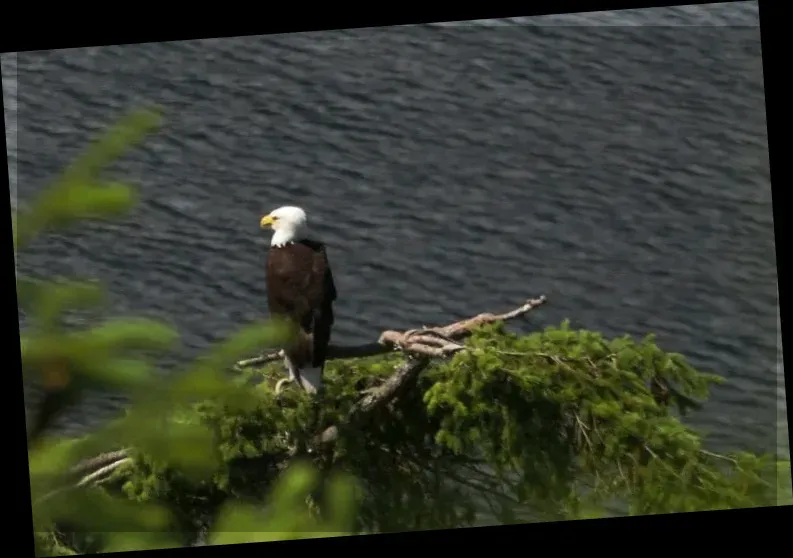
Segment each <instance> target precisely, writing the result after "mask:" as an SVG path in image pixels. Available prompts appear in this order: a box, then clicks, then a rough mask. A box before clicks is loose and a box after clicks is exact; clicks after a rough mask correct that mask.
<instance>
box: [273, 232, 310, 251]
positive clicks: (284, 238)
mask: <svg viewBox="0 0 793 558" xmlns="http://www.w3.org/2000/svg"><path fill="white" fill-rule="evenodd" d="M302 238H303V235H302V234H295V232H294V231H290V230H278V231H275V232H274V233H273V238H272V240H270V246H272V247H273V248H281V247H283V246H286V245H288V244H294V243H295V242H299V241H300V240H301V239H302Z"/></svg>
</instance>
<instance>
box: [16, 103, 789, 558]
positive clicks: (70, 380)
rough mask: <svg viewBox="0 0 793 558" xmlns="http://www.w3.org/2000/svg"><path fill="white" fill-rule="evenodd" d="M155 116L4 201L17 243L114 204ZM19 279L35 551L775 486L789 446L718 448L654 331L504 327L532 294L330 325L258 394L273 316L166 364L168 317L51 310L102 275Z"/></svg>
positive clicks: (683, 500) (557, 515) (534, 304)
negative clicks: (312, 369)
mask: <svg viewBox="0 0 793 558" xmlns="http://www.w3.org/2000/svg"><path fill="white" fill-rule="evenodd" d="M160 121H161V117H160V115H159V113H158V112H156V111H151V110H141V111H135V112H133V113H132V114H130V115H129V116H127V117H126V118H124V119H123V120H122V121H121V122H120V123H119V124H118V125H117V126H115V127H112V128H110V129H108V131H107V132H106V133H105V134H103V135H102V137H100V138H99V139H98V140H97V141H96V142H95V143H94V144H92V145H91V146H90V147H89V148H88V149H87V150H86V151H85V152H84V153H83V154H82V155H81V156H80V157H79V158H78V159H77V160H76V161H75V162H74V163H73V164H72V165H70V166H69V167H68V168H67V169H66V170H65V171H64V173H63V174H62V175H61V176H60V177H59V178H58V179H57V180H55V181H54V182H53V183H52V185H51V186H50V188H48V189H47V190H46V191H45V192H43V193H42V194H41V195H40V196H39V197H38V198H37V199H35V200H34V201H33V203H32V204H31V205H30V206H29V207H26V208H24V209H20V210H19V211H18V214H17V216H16V217H15V218H14V219H13V220H12V222H13V232H14V249H15V251H19V250H24V249H25V248H26V247H27V246H28V245H29V244H30V242H31V241H33V240H34V239H36V238H38V237H40V236H42V235H45V234H47V233H48V232H51V231H54V230H58V231H64V230H66V229H68V228H70V227H76V226H79V225H80V223H82V222H83V221H85V220H87V219H111V218H116V217H118V216H121V215H124V214H125V213H126V212H127V211H128V210H129V209H130V208H131V207H132V206H133V204H134V200H135V195H134V190H133V189H132V188H130V187H128V186H126V185H123V184H119V183H117V182H111V183H107V182H106V181H105V180H104V179H103V178H102V171H103V169H105V168H106V167H107V166H108V165H110V164H111V163H112V162H113V161H115V160H116V159H117V158H119V157H121V156H123V155H124V154H125V153H126V152H127V151H128V150H129V149H131V148H133V147H134V146H135V145H137V144H138V143H140V142H141V141H142V140H143V139H144V138H145V136H146V135H147V134H149V133H150V132H152V131H153V130H155V129H156V128H157V127H158V126H159V124H160ZM17 296H18V300H19V305H20V307H22V308H23V309H24V311H25V313H26V316H27V317H28V318H29V322H30V325H29V327H27V328H26V329H25V330H24V331H21V332H20V334H21V335H20V341H21V342H20V347H21V357H22V372H23V375H24V377H25V379H26V381H31V382H34V383H35V384H36V385H37V386H39V387H40V388H41V390H42V393H43V398H42V401H41V402H40V404H39V405H38V407H37V409H34V410H33V411H32V412H31V416H30V417H29V420H28V425H27V431H28V458H29V467H30V477H31V499H32V503H33V522H34V527H35V529H34V530H35V543H36V554H37V555H38V556H51V555H70V554H76V553H88V552H97V551H117V550H140V549H149V548H167V547H176V546H189V545H194V544H196V543H197V542H201V543H202V544H204V543H205V544H227V543H239V542H253V541H267V540H279V539H289V538H305V537H317V536H322V537H324V536H331V535H345V534H359V533H376V532H393V531H404V530H413V529H431V528H450V527H463V526H468V525H475V524H481V523H482V517H481V513H482V510H483V509H484V510H486V512H487V513H488V515H489V516H490V517H492V518H494V521H496V522H498V523H501V524H508V523H516V522H523V521H526V520H534V521H537V520H563V519H577V518H592V517H605V516H608V515H611V514H609V513H608V512H607V511H606V510H607V509H609V507H610V506H612V505H613V503H614V502H615V501H619V502H623V503H624V505H625V508H626V509H627V511H628V513H630V514H634V515H636V514H639V515H641V514H654V513H668V512H676V511H693V510H712V509H727V508H745V507H756V506H773V505H778V504H785V503H793V497H791V487H790V482H791V481H790V462H789V460H781V459H779V457H778V456H774V455H758V454H754V453H752V452H748V451H738V452H732V453H729V454H718V453H715V452H713V451H711V450H710V449H708V441H707V438H706V437H705V436H704V435H703V434H702V433H700V432H698V431H696V430H695V429H693V428H691V427H690V426H688V425H687V424H686V416H687V413H688V412H689V411H690V410H692V409H698V408H700V407H702V406H703V405H706V404H707V399H708V396H709V394H710V391H711V390H712V389H713V388H715V387H717V386H718V385H720V384H722V383H724V379H723V378H721V377H720V376H718V375H716V374H712V373H709V372H703V371H699V370H696V369H694V368H693V367H692V366H691V365H690V364H689V363H688V361H687V360H686V358H685V357H684V356H683V355H680V354H677V353H671V352H668V351H665V350H663V349H662V348H660V347H659V346H657V345H656V343H655V340H654V337H653V336H652V334H649V335H647V336H646V337H645V338H643V339H638V340H637V339H633V338H631V337H628V336H623V337H616V338H605V337H604V336H602V335H601V334H600V333H597V332H593V331H588V330H576V329H572V328H571V327H570V324H569V322H566V321H565V322H563V323H561V324H560V325H558V326H549V327H546V328H544V329H542V330H539V331H535V332H532V333H530V334H528V335H518V334H516V333H514V332H512V331H510V330H509V329H508V327H507V325H508V323H509V322H510V321H511V320H517V319H520V318H521V317H522V316H523V315H524V314H526V313H527V312H529V311H540V312H541V311H542V307H543V305H545V304H551V303H552V302H553V301H549V300H547V299H546V298H545V297H542V296H540V297H536V298H533V299H530V300H528V301H526V302H525V303H523V304H522V305H520V306H518V307H517V308H515V309H513V310H511V311H508V312H504V313H485V314H477V315H475V316H473V317H472V318H468V319H465V320H460V321H457V322H454V323H451V324H448V325H446V326H442V327H441V326H439V327H419V328H417V329H414V330H410V331H403V332H400V331H385V332H381V333H380V334H379V337H378V338H377V339H376V340H374V341H373V342H372V343H370V344H368V345H365V346H360V347H340V346H336V347H333V349H332V352H331V360H330V361H329V363H328V365H327V368H326V376H327V380H326V383H327V386H326V388H325V389H324V390H323V391H321V392H320V394H319V395H318V398H317V399H310V398H308V397H307V396H306V395H305V394H303V393H302V392H300V391H297V390H294V389H291V388H287V389H286V390H284V391H283V392H282V393H281V394H279V395H276V392H275V384H276V383H277V381H278V380H279V379H281V378H282V377H283V371H282V370H281V364H280V355H279V354H278V352H277V351H274V350H271V349H268V348H272V347H277V346H279V344H280V343H281V342H282V341H283V340H284V339H286V338H287V337H288V336H289V335H290V332H289V331H288V330H287V329H286V328H284V327H283V325H282V324H278V323H270V322H265V323H259V324H251V325H248V326H245V327H243V328H241V330H240V331H239V332H238V333H237V334H235V335H233V336H232V337H230V338H229V339H227V340H225V341H223V342H221V343H219V344H217V345H216V346H214V347H212V348H211V350H209V351H208V352H207V353H206V354H205V355H203V356H201V357H200V358H198V359H197V360H196V361H195V362H192V363H188V364H187V365H185V367H184V370H183V371H182V373H180V374H176V375H174V376H173V377H170V376H169V377H168V378H167V379H163V377H162V376H161V375H158V374H157V373H156V371H155V370H154V365H153V364H151V362H150V361H149V360H147V356H148V357H150V356H151V355H152V354H156V353H158V352H161V351H168V350H170V349H171V348H172V347H173V346H174V344H175V343H176V342H178V332H176V331H174V330H173V329H171V328H170V327H168V326H166V325H164V324H162V323H159V322H156V321H152V320H146V319H139V318H134V317H123V318H112V319H106V320H104V321H102V322H101V323H100V324H99V325H96V326H93V327H90V328H85V329H73V328H72V329H66V328H64V327H63V326H62V323H61V319H62V317H63V316H64V315H65V314H66V313H67V312H69V311H72V310H75V309H80V310H82V311H85V310H90V311H95V312H97V313H98V314H99V313H101V310H102V306H103V302H104V300H105V291H104V289H103V286H102V285H100V284H97V283H96V282H92V281H83V280H72V279H69V280H67V279H63V278H53V279H52V280H49V281H45V282H39V281H33V280H31V279H28V278H26V277H21V276H18V277H17ZM509 302H510V301H507V302H506V305H508V304H509ZM513 302H514V301H513ZM481 310H483V309H476V310H474V312H475V311H481ZM474 312H472V314H473V313H474ZM251 354H261V356H258V357H254V358H244V357H246V356H248V357H249V356H250V355H251ZM240 359H242V360H240ZM229 371H233V372H234V374H229ZM90 389H109V390H113V391H121V392H123V393H124V394H125V395H126V396H128V399H129V401H130V405H129V408H128V409H127V410H126V412H125V414H124V415H123V416H122V417H121V418H120V419H118V420H115V421H112V422H110V423H108V424H106V425H103V426H101V427H99V428H97V429H95V430H94V431H92V432H90V433H89V434H87V435H86V436H84V437H81V438H75V439H63V438H59V437H53V436H51V435H50V434H49V432H50V427H51V426H52V424H53V422H54V421H55V420H56V419H57V418H58V417H59V416H60V415H61V414H62V413H63V412H64V410H66V409H69V408H70V407H71V406H73V405H74V404H75V403H76V402H78V401H79V399H80V396H81V394H82V393H84V392H85V390H90ZM312 401H313V402H316V403H312Z"/></svg>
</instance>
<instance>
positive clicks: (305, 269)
mask: <svg viewBox="0 0 793 558" xmlns="http://www.w3.org/2000/svg"><path fill="white" fill-rule="evenodd" d="M267 299H268V305H269V310H270V315H271V316H273V317H275V318H279V319H286V320H289V321H290V322H291V323H292V324H293V325H294V326H296V328H297V335H296V337H295V338H294V340H293V342H292V343H291V344H290V345H289V346H288V347H285V348H284V352H285V353H286V357H287V359H288V361H289V362H290V363H291V364H292V367H293V368H294V369H297V370H296V371H295V372H297V374H299V370H301V369H306V368H312V369H319V371H320V374H321V371H322V369H323V368H324V364H325V359H326V357H327V348H328V343H329V342H330V332H331V328H332V326H333V301H334V300H336V287H335V285H334V283H333V275H332V274H331V270H330V265H329V263H328V257H327V252H326V251H325V246H324V245H323V244H322V243H320V242H316V241H312V240H297V241H294V242H289V243H287V244H284V245H283V246H271V247H270V250H269V254H268V258H267ZM297 374H296V375H297ZM297 379H298V380H299V378H297Z"/></svg>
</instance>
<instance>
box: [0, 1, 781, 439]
mask: <svg viewBox="0 0 793 558" xmlns="http://www.w3.org/2000/svg"><path fill="white" fill-rule="evenodd" d="M609 18H611V19H609ZM497 23H498V24H484V23H482V24H478V25H460V24H456V25H448V26H417V27H412V26H409V27H401V28H391V29H385V28H384V29H367V30H346V31H328V32H318V33H310V34H292V35H278V36H276V35H272V36H260V37H245V38H238V39H212V40H195V41H188V42H172V43H162V44H143V45H126V46H110V47H95V48H81V49H70V50H60V51H47V52H33V53H20V54H18V55H17V56H16V57H6V58H4V60H3V80H4V93H5V95H6V97H5V98H6V119H7V122H8V126H9V147H10V151H11V153H10V159H11V161H10V164H11V174H12V201H13V203H14V204H16V203H24V200H26V199H29V198H30V196H32V195H33V194H34V193H35V192H36V191H38V189H39V188H41V187H42V186H43V185H45V184H46V183H47V181H48V179H50V178H52V177H53V176H54V174H55V173H56V172H57V171H58V170H59V169H61V168H62V167H63V165H64V164H65V163H67V162H68V161H70V160H71V159H72V158H73V156H74V155H76V154H77V153H78V151H79V150H80V149H81V148H82V147H83V146H84V145H85V142H86V141H87V140H88V139H90V138H91V137H93V136H94V135H95V134H96V133H97V131H99V130H101V129H102V128H103V127H104V126H106V125H107V124H109V123H111V122H112V121H113V120H114V119H115V118H117V117H118V116H120V115H121V114H123V113H124V112H126V111H127V110H129V109H131V108H134V107H138V106H141V105H145V104H149V103H157V104H159V105H161V106H162V107H164V109H165V114H166V122H165V126H164V128H163V129H162V131H161V132H159V133H158V134H156V135H155V136H152V137H151V138H149V139H148V141H147V142H146V143H145V145H143V146H142V147H141V148H140V149H138V150H137V151H136V152H135V153H133V154H131V155H130V156H129V157H127V158H126V159H125V160H124V162H123V163H122V164H120V165H119V166H118V171H119V172H120V174H121V176H124V177H128V178H130V179H131V180H134V181H135V182H136V183H137V184H139V186H140V195H141V203H140V205H139V207H138V208H137V209H136V210H135V212H134V213H133V214H132V215H130V216H129V217H128V218H126V219H124V220H123V221H119V222H114V223H111V224H96V225H93V226H91V227H90V229H89V230H87V231H86V232H84V233H75V234H69V235H63V236H57V235H56V236H50V237H48V238H47V239H46V240H43V241H41V242H38V243H37V244H36V245H35V246H33V247H32V248H31V249H30V250H28V251H26V252H25V253H23V254H20V255H19V258H18V268H19V271H20V273H25V274H31V275H34V276H49V275H55V274H57V275H68V276H75V275H76V276H91V277H98V278H100V279H102V280H103V281H105V282H106V283H107V285H108V287H109V289H110V291H111V293H112V300H111V303H112V311H113V313H121V314H136V315H145V316H154V317H159V318H162V319H165V320H167V321H169V322H170V323H173V324H175V325H176V326H177V327H178V328H179V330H180V331H181V333H182V339H183V347H182V348H181V349H180V351H181V353H179V354H180V355H182V356H185V355H187V356H195V355H197V354H198V353H199V352H200V351H201V350H202V349H204V348H206V347H207V346H208V345H209V344H210V343H212V342H213V341H215V340H219V339H221V338H223V337H225V336H226V335H227V334H229V333H230V332H232V331H233V330H235V329H236V328H238V327H239V326H241V325H242V324H244V323H246V322H249V321H252V320H255V319H258V318H260V317H261V316H262V315H263V314H264V313H265V312H266V302H265V291H264V281H263V274H264V267H263V266H264V258H265V251H266V247H267V242H268V240H269V238H268V237H267V236H266V235H263V234H262V233H261V232H260V231H259V230H258V227H257V224H258V219H259V217H260V216H261V215H262V214H263V213H264V212H267V211H268V210H270V209H271V208H274V207H275V206H278V205H281V204H286V203H289V204H297V205H301V206H303V207H305V208H306V209H307V211H308V213H309V217H310V220H311V223H312V226H313V229H314V232H315V233H316V235H317V236H318V237H320V238H322V239H323V240H325V241H326V242H327V243H328V244H329V245H330V257H331V259H332V264H333V267H334V273H335V276H336V282H337V286H338V289H339V291H340V300H339V303H338V311H337V316H338V317H337V327H336V330H335V332H334V339H335V340H336V341H339V342H344V343H354V342H357V341H368V340H370V339H371V338H372V337H373V336H375V335H376V333H377V332H378V331H379V330H380V329H382V328H408V327H412V326H416V325H420V324H429V323H438V322H445V321H448V320H452V319H455V318H461V317H465V316H467V315H471V314H474V313H478V312H480V311H489V310H492V311H497V310H502V309H503V310H506V309H509V308H510V307H512V306H513V305H515V304H518V303H520V302H521V301H522V300H524V299H526V298H528V297H531V296H536V295H539V294H545V295H547V296H548V298H549V300H550V303H549V304H548V305H547V306H546V307H544V308H542V309H541V310H538V311H536V312H535V313H534V314H532V315H531V317H530V318H529V319H528V320H526V321H525V323H523V324H521V325H520V327H522V328H523V329H525V330H527V331H528V330H531V329H533V328H539V327H543V326H544V325H547V324H558V323H559V322H560V321H561V320H562V319H564V318H570V319H571V320H572V322H573V324H574V325H575V326H579V327H586V328H592V329H597V330H601V331H603V332H605V333H606V334H608V335H619V334H622V333H631V334H636V335H644V334H645V333H647V332H656V333H657V335H658V340H659V343H660V344H661V345H662V346H663V347H665V348H667V349H670V350H674V351H678V352H682V353H684V354H686V355H687V356H689V357H690V359H691V360H692V361H693V362H694V364H695V365H697V366H699V367H702V368H705V369H710V370H714V371H716V372H718V373H720V374H722V375H724V376H726V377H727V378H728V379H729V383H728V384H727V385H726V386H724V387H721V388H718V389H717V391H716V392H715V394H714V398H713V402H712V403H711V404H710V405H709V406H708V408H707V410H706V411H704V412H703V413H701V414H700V415H699V416H697V417H695V419H696V421H697V423H698V424H699V425H701V426H704V427H705V428H706V429H707V430H708V431H710V432H711V435H712V439H713V441H714V444H716V446H717V447H720V448H724V447H748V448H755V449H766V450H769V449H773V448H774V445H775V443H776V442H777V437H778V436H777V419H778V417H783V416H784V413H785V411H784V407H783V405H784V391H783V388H782V368H781V367H782V364H781V339H780V336H779V331H778V304H777V274H776V261H775V248H774V236H773V221H772V210H771V188H770V178H769V163H768V154H767V137H766V121H765V105H764V94H763V81H762V80H763V74H762V62H761V49H760V30H759V27H758V23H757V8H756V4H754V3H749V2H748V3H746V4H734V5H728V6H726V7H725V6H721V7H718V6H717V7H704V6H700V7H693V8H689V9H687V10H681V9H678V10H663V11H660V10H659V11H654V10H647V11H644V12H638V13H635V14H627V13H626V14H620V15H619V16H613V15H612V16H608V15H603V14H594V15H586V16H585V15H581V16H574V17H569V18H567V19H565V18H561V19H559V18H551V19H545V20H543V19H528V20H523V21H509V22H497ZM21 320H22V323H23V327H24V323H25V322H24V316H21ZM177 356H178V355H177ZM167 364H168V363H166V365H167ZM118 405H119V402H118V401H117V400H115V399H107V398H101V399H100V398H97V399H94V400H92V401H90V402H88V403H87V404H86V406H85V408H84V409H83V410H82V411H81V412H80V413H76V414H75V415H74V416H73V417H71V418H70V420H69V421H68V423H67V424H66V425H65V427H67V428H68V429H69V430H78V429H80V428H84V427H85V426H86V425H87V424H89V423H91V421H93V420H97V419H98V417H101V416H105V415H106V414H107V413H108V412H111V411H112V410H114V409H117V408H118ZM780 432H781V430H780ZM780 442H782V443H783V444H784V445H785V446H787V434H786V432H785V433H784V434H783V435H781V436H780Z"/></svg>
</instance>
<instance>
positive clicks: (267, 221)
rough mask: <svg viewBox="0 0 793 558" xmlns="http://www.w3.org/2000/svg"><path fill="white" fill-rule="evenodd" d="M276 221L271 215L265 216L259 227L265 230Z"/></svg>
mask: <svg viewBox="0 0 793 558" xmlns="http://www.w3.org/2000/svg"><path fill="white" fill-rule="evenodd" d="M273 221H274V219H273V218H272V216H270V215H265V216H264V217H262V220H261V221H260V222H259V227H260V228H262V229H264V228H266V227H268V226H270V225H272V224H273Z"/></svg>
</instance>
